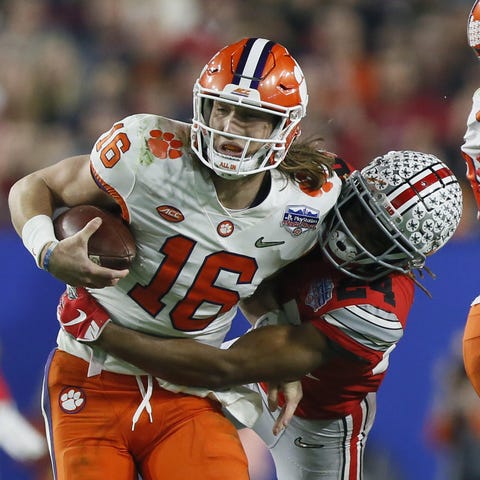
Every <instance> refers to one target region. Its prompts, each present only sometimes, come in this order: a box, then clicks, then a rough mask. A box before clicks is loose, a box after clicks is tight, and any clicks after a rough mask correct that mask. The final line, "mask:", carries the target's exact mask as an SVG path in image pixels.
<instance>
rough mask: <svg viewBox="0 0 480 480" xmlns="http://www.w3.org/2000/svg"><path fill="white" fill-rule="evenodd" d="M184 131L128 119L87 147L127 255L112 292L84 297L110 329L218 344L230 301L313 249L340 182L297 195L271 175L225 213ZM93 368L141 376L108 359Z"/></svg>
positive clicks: (69, 344)
mask: <svg viewBox="0 0 480 480" xmlns="http://www.w3.org/2000/svg"><path fill="white" fill-rule="evenodd" d="M189 129H190V125H189V124H186V123H181V122H177V121H174V120H169V119H167V118H164V117H160V116H156V115H147V114H141V115H133V116H130V117H127V118H125V119H124V120H122V121H120V122H118V123H116V124H115V125H114V126H113V127H112V129H111V130H110V131H109V132H107V133H106V134H104V135H102V136H101V137H100V139H99V140H98V141H97V143H96V145H95V146H94V148H93V150H92V153H91V168H92V174H93V176H94V178H95V179H96V181H97V183H98V184H99V185H100V186H101V188H103V189H104V190H105V191H107V192H108V193H109V194H110V195H112V196H113V197H114V198H115V199H116V200H117V202H118V203H119V204H120V205H121V207H122V213H123V216H124V218H125V219H126V220H127V221H128V222H129V224H130V228H131V231H132V232H133V234H134V236H135V239H136V244H137V256H136V259H135V261H134V263H133V266H132V267H131V269H130V273H129V275H128V276H127V277H126V278H125V279H123V280H121V281H120V282H119V283H118V285H116V286H115V287H109V288H104V289H99V290H92V294H93V295H94V296H95V298H96V299H97V300H98V301H99V302H100V303H101V304H102V305H103V306H104V307H105V308H106V309H107V310H108V311H109V313H110V314H111V317H112V319H113V320H114V322H116V323H118V324H120V325H123V326H126V327H129V328H133V329H135V330H139V331H142V332H145V333H149V334H153V335H157V336H166V337H191V338H195V339H197V340H198V341H201V342H203V343H207V344H209V345H213V346H220V345H221V342H222V340H223V339H224V337H225V335H226V333H227V332H228V330H229V329H230V326H231V322H232V320H233V318H234V316H235V314H236V305H237V303H238V301H239V300H240V299H242V298H245V297H248V296H250V295H251V294H252V293H253V292H254V290H255V289H256V287H257V286H258V285H259V284H260V282H261V281H262V280H263V279H264V278H266V277H268V276H270V275H271V274H272V273H274V272H276V271H277V270H278V269H280V268H281V267H283V266H285V265H287V264H288V263H290V262H291V261H292V260H294V259H296V258H298V257H300V256H301V255H303V254H304V253H306V252H307V251H308V250H309V249H310V248H312V247H313V246H314V245H315V243H316V241H317V230H318V228H319V227H320V224H321V222H322V220H323V219H324V217H325V215H326V214H327V213H328V211H329V210H330V209H331V208H332V206H333V205H334V203H335V201H336V200H337V197H338V195H339V193H340V189H341V181H340V179H339V178H338V177H337V176H335V175H334V176H332V177H331V178H329V179H328V181H327V182H326V184H325V185H324V187H323V189H322V190H320V191H318V192H315V193H312V194H307V193H304V192H303V191H302V190H301V189H300V188H299V186H298V185H296V184H294V183H293V182H291V181H287V180H286V179H285V178H284V177H283V176H281V174H280V173H279V172H278V171H276V170H271V175H272V185H271V189H270V193H269V194H268V196H267V197H266V198H265V199H264V200H263V201H262V202H261V204H260V205H258V206H255V207H252V208H248V209H245V210H241V211H232V210H228V209H226V208H224V207H223V206H222V205H221V203H220V202H219V200H218V198H217V195H216V192H215V188H214V185H213V183H212V181H211V175H212V173H211V172H210V171H209V170H208V169H207V168H206V167H205V166H203V165H202V164H201V163H200V161H198V160H197V159H196V158H195V156H194V154H193V153H192V152H191V151H190V149H189V148H188V147H185V146H184V145H185V143H187V142H186V141H185V139H187V138H188V135H189ZM234 181H235V180H232V182H234ZM58 340H59V346H60V348H62V349H64V350H66V351H68V352H70V353H72V354H75V355H78V356H81V357H82V358H84V359H86V360H88V359H89V358H90V348H91V347H89V346H87V345H84V344H80V343H77V342H75V341H73V340H72V339H71V338H70V337H69V336H68V335H66V334H65V333H63V332H60V334H59V339H58ZM103 368H105V369H107V370H111V371H116V372H119V373H132V374H138V373H141V372H140V371H139V370H138V369H136V368H134V367H132V366H131V365H130V364H127V363H125V362H122V361H119V360H117V359H115V358H114V357H111V356H109V355H106V356H104V359H103Z"/></svg>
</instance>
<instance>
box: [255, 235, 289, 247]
mask: <svg viewBox="0 0 480 480" xmlns="http://www.w3.org/2000/svg"><path fill="white" fill-rule="evenodd" d="M264 238H265V237H260V238H258V239H257V241H256V242H255V246H256V247H257V248H265V247H275V246H276V245H283V244H284V243H285V242H284V241H283V240H282V241H280V242H264V241H263V239H264Z"/></svg>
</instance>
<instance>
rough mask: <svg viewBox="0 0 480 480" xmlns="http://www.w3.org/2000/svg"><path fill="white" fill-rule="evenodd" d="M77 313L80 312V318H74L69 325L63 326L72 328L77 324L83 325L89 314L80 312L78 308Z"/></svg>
mask: <svg viewBox="0 0 480 480" xmlns="http://www.w3.org/2000/svg"><path fill="white" fill-rule="evenodd" d="M77 312H78V317H76V318H74V319H73V320H70V321H69V322H67V323H64V324H63V326H64V327H71V326H72V325H76V324H77V323H82V322H84V321H85V320H86V318H87V314H86V313H85V312H84V311H83V310H79V309H78V308H77Z"/></svg>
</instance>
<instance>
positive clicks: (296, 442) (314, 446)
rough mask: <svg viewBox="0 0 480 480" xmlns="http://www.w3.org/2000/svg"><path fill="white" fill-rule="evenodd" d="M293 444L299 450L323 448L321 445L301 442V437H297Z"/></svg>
mask: <svg viewBox="0 0 480 480" xmlns="http://www.w3.org/2000/svg"><path fill="white" fill-rule="evenodd" d="M293 443H294V444H295V445H296V446H297V447H300V448H323V445H319V444H317V443H306V442H303V441H302V437H297V438H296V439H295V440H294V441H293Z"/></svg>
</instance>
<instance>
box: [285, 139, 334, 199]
mask: <svg viewBox="0 0 480 480" xmlns="http://www.w3.org/2000/svg"><path fill="white" fill-rule="evenodd" d="M322 142H323V139H322V138H320V137H311V138H307V139H306V140H305V141H303V142H300V141H298V140H296V141H294V142H293V143H292V145H291V147H290V149H289V150H288V152H287V155H286V156H285V159H284V160H283V162H282V163H280V165H279V166H278V167H277V169H278V171H280V172H281V173H283V174H284V175H285V176H286V177H287V178H289V179H290V180H292V181H293V182H296V183H298V184H300V185H301V186H302V188H306V189H307V190H312V191H313V190H319V189H320V188H322V185H323V184H324V183H325V180H326V179H327V178H328V177H329V176H330V175H331V174H332V172H333V165H334V163H335V158H336V156H335V155H334V154H333V153H330V152H327V151H326V150H322V149H320V143H322Z"/></svg>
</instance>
